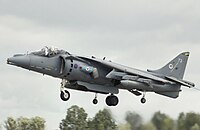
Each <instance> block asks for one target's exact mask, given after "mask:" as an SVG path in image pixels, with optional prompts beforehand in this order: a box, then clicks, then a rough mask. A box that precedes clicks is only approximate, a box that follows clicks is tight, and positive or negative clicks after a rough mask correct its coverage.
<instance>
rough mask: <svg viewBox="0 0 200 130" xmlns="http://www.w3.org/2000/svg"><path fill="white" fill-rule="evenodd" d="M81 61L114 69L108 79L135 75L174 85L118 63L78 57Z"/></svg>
mask: <svg viewBox="0 0 200 130" xmlns="http://www.w3.org/2000/svg"><path fill="white" fill-rule="evenodd" d="M78 58H81V59H84V60H86V61H88V60H89V61H93V62H94V61H95V62H98V63H99V64H103V65H105V66H107V67H110V68H113V71H111V72H110V73H109V74H108V75H107V76H106V77H107V78H111V77H112V76H115V78H117V76H121V75H123V76H125V75H126V74H128V75H133V76H139V77H143V78H147V79H151V80H154V81H158V82H162V83H166V84H173V82H171V81H169V80H166V79H163V78H160V77H158V76H155V75H152V74H150V73H148V72H145V71H142V70H138V69H134V68H130V67H127V66H123V65H120V64H117V63H113V62H111V61H107V60H102V59H98V58H88V57H80V56H79V57H78Z"/></svg>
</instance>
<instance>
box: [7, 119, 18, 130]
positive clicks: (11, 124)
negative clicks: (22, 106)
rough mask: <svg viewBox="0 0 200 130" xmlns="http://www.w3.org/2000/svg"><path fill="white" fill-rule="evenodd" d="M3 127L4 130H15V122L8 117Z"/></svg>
mask: <svg viewBox="0 0 200 130" xmlns="http://www.w3.org/2000/svg"><path fill="white" fill-rule="evenodd" d="M4 127H5V129H6V130H17V121H16V120H15V119H14V118H12V117H8V118H7V120H6V121H5V125H4Z"/></svg>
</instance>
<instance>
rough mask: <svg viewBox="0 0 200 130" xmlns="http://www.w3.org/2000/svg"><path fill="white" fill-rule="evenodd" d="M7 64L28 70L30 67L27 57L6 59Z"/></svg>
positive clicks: (18, 56) (16, 56)
mask: <svg viewBox="0 0 200 130" xmlns="http://www.w3.org/2000/svg"><path fill="white" fill-rule="evenodd" d="M7 64H10V65H15V66H19V67H24V68H28V67H29V65H30V58H29V56H28V55H14V56H13V57H10V58H8V59H7Z"/></svg>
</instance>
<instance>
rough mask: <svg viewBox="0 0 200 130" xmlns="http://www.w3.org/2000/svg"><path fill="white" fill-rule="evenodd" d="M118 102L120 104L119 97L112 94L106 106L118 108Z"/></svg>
mask: <svg viewBox="0 0 200 130" xmlns="http://www.w3.org/2000/svg"><path fill="white" fill-rule="evenodd" d="M118 102H119V99H118V97H117V96H115V95H113V94H111V95H110V96H108V97H107V98H106V104H107V105H108V106H116V105H117V104H118Z"/></svg>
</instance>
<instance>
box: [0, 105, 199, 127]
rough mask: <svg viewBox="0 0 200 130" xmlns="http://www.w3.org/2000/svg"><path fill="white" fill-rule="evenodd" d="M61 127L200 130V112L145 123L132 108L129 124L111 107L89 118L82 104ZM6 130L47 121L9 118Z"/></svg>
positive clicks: (156, 116)
mask: <svg viewBox="0 0 200 130" xmlns="http://www.w3.org/2000/svg"><path fill="white" fill-rule="evenodd" d="M58 127H59V129H60V130H200V114H198V113H194V112H189V113H180V114H179V116H178V119H176V120H175V119H172V118H171V117H170V116H169V115H167V114H165V113H161V112H160V111H158V112H155V113H154V114H153V116H152V118H151V120H150V121H149V122H144V120H143V118H142V117H141V115H139V114H138V113H135V112H132V111H128V112H127V113H126V115H125V123H124V124H118V123H116V119H114V118H113V116H112V113H111V111H110V110H109V109H103V110H100V111H99V112H98V113H96V115H95V116H94V117H93V118H89V117H88V114H87V113H86V112H85V110H84V109H83V108H81V107H79V106H76V105H74V106H72V107H70V108H69V109H67V114H66V116H65V118H64V119H62V120H61V122H60V124H58ZM2 128H5V129H6V130H45V120H44V119H43V118H41V117H33V118H25V117H20V118H17V119H14V118H12V117H8V118H7V120H6V121H5V122H4V124H2V126H1V127H0V129H2Z"/></svg>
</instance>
